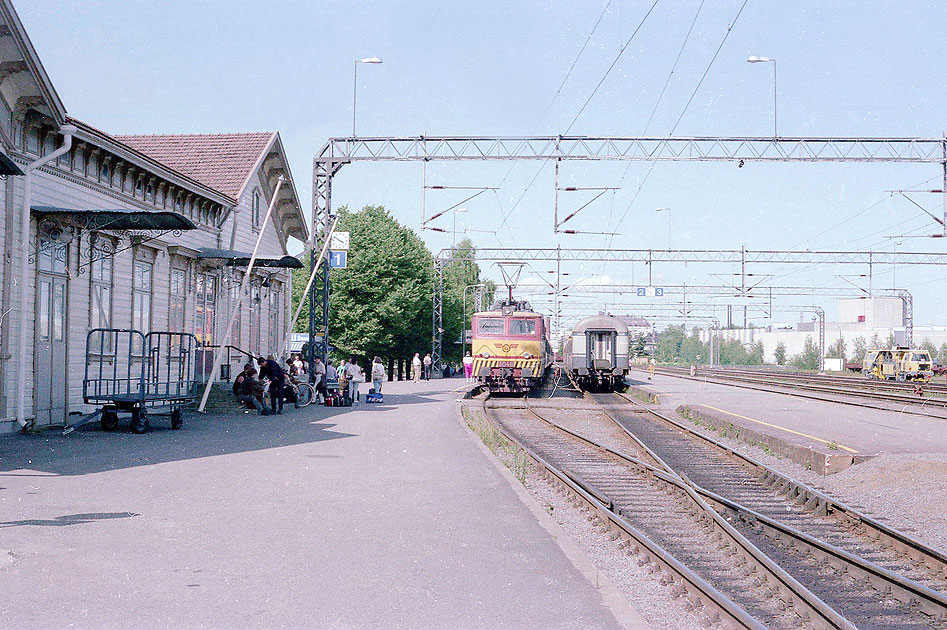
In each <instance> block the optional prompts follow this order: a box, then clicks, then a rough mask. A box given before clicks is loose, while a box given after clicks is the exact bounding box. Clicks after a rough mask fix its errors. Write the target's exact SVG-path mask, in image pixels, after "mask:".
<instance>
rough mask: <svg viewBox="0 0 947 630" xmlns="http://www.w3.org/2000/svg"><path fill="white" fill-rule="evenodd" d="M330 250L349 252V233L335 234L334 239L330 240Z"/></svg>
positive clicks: (333, 234)
mask: <svg viewBox="0 0 947 630" xmlns="http://www.w3.org/2000/svg"><path fill="white" fill-rule="evenodd" d="M329 249H330V250H332V251H334V252H341V251H346V252H347V251H348V250H349V233H348V232H333V233H332V237H331V238H330V239H329Z"/></svg>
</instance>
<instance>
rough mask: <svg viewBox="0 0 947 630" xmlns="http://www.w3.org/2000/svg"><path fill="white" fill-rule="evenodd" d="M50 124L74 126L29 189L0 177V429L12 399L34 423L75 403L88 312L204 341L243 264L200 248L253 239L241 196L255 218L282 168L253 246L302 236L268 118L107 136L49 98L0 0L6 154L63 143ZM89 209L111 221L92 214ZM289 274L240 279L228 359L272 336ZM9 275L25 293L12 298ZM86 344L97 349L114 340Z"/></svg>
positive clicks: (278, 327)
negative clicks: (244, 290) (258, 125)
mask: <svg viewBox="0 0 947 630" xmlns="http://www.w3.org/2000/svg"><path fill="white" fill-rule="evenodd" d="M64 124H68V125H73V126H75V128H76V130H75V132H74V134H73V137H72V146H71V148H70V150H69V151H68V152H66V153H64V154H63V155H61V156H59V157H58V158H56V159H54V160H52V161H51V162H49V163H47V164H45V165H43V166H39V167H37V168H35V169H34V170H32V171H31V173H32V174H31V176H30V181H31V189H30V194H29V199H28V203H24V202H25V201H26V198H25V196H24V192H25V190H26V187H25V181H24V180H25V179H26V178H25V177H17V176H11V177H8V178H7V179H5V180H3V179H0V204H2V207H3V212H2V215H0V235H2V238H0V258H2V260H3V261H4V264H3V265H0V432H2V431H4V430H15V429H18V428H20V427H19V425H18V423H16V422H14V418H16V417H17V415H18V410H23V412H24V413H25V416H21V417H25V418H26V419H29V420H30V422H31V423H32V422H35V424H38V425H44V424H60V423H62V422H64V421H65V420H66V418H67V417H68V416H69V414H72V413H82V412H84V411H87V410H88V409H87V408H86V407H85V406H84V405H83V401H82V379H83V373H84V368H85V363H86V333H87V331H88V330H89V329H90V328H93V327H114V328H136V329H140V330H144V331H146V332H147V331H157V330H172V331H179V332H187V333H192V334H195V335H196V336H197V337H198V338H199V339H200V341H202V342H203V343H204V344H206V345H208V346H210V345H213V344H215V343H217V342H218V341H219V335H220V333H222V332H223V330H222V329H223V327H224V326H225V324H226V321H227V318H228V317H229V315H230V314H231V312H233V308H234V305H235V304H236V301H237V299H236V298H237V295H238V293H239V286H240V283H241V281H242V279H243V269H242V268H241V267H240V266H239V264H236V265H235V264H234V260H233V257H231V259H229V260H228V259H221V258H209V257H206V256H203V255H202V252H203V251H206V250H211V249H213V250H221V249H222V250H234V249H238V250H239V249H240V248H243V249H244V250H245V251H249V250H250V249H252V247H253V244H254V243H255V242H256V240H257V236H258V234H259V224H258V223H254V220H253V219H254V211H257V212H258V213H259V214H258V215H257V216H259V217H260V218H262V213H265V210H266V206H267V204H269V203H270V201H271V200H272V198H273V192H274V190H275V182H276V180H277V179H278V177H279V175H284V176H285V177H286V183H284V184H283V185H282V186H281V188H280V191H279V194H278V196H277V198H276V204H275V209H274V216H273V221H272V223H271V225H270V226H269V227H268V229H267V230H266V232H265V233H264V235H263V240H262V243H261V255H263V256H266V257H272V258H280V257H282V256H284V255H285V254H286V253H287V241H288V239H289V238H296V239H298V240H300V241H306V239H307V238H308V233H307V230H306V224H305V221H304V219H303V215H302V211H301V207H300V204H299V201H298V196H297V194H296V190H295V187H294V186H293V185H292V178H291V173H290V170H289V166H288V161H287V160H286V157H285V152H284V151H283V148H282V144H281V141H280V138H279V134H278V133H272V132H266V133H247V134H204V135H163V136H116V135H111V134H109V133H106V132H104V131H102V130H100V129H97V128H95V127H93V126H91V125H88V124H86V123H84V122H82V121H80V120H77V119H75V118H73V117H71V116H69V115H68V114H67V112H66V110H65V108H64V107H63V105H62V103H61V101H60V99H59V97H58V95H57V94H56V92H55V89H54V88H53V86H52V83H51V82H50V81H49V78H48V77H47V76H46V74H45V71H44V70H43V67H42V64H41V63H40V61H39V58H38V57H37V56H36V53H35V51H34V50H33V47H32V45H31V44H30V42H29V38H28V37H27V35H26V33H25V31H24V30H23V27H22V24H20V22H19V20H18V18H17V17H16V13H15V11H14V9H13V6H12V4H11V3H10V2H9V0H0V145H2V149H3V153H4V155H8V156H9V158H10V160H11V163H13V164H15V165H16V166H18V167H19V168H22V169H27V170H29V169H28V166H29V165H30V164H31V163H34V162H35V161H36V160H38V159H39V158H41V157H43V156H49V155H50V154H51V153H52V152H53V151H55V150H56V149H57V148H58V147H60V146H61V145H62V144H63V135H62V133H61V131H60V130H61V127H62V125H64ZM192 154H193V155H194V156H197V157H192ZM0 158H2V156H0ZM198 163H199V164H198ZM0 165H2V159H0ZM260 208H262V210H260ZM103 211H111V212H103ZM146 214H148V219H149V220H147V221H142V222H141V224H139V225H137V226H134V227H137V229H129V226H128V225H126V224H127V219H128V218H129V217H142V216H144V215H146ZM159 215H168V216H171V215H175V216H179V217H181V218H182V219H186V220H187V221H188V222H189V223H188V225H189V226H190V225H192V226H193V228H194V229H189V230H186V231H181V230H180V229H179V228H180V227H181V225H183V224H181V223H180V222H178V223H176V224H175V225H176V226H177V228H176V229H175V228H170V227H169V228H168V229H146V228H147V226H149V225H150V226H152V227H154V226H160V221H158V220H157V218H156V217H158V216H159ZM24 216H25V217H27V218H28V221H29V223H28V226H29V237H28V242H26V243H25V244H24V243H22V242H21V237H20V228H21V226H22V225H24V222H23V221H22V218H23V217H24ZM103 216H107V217H112V219H111V221H113V222H112V223H105V224H103V223H101V219H102V217H103ZM115 217H118V218H119V219H116V218H115ZM152 217H155V220H154V221H152V220H150V219H151V218H152ZM121 221H124V222H125V223H122V222H121ZM120 226H121V229H116V228H118V227H120ZM248 244H249V247H248ZM24 259H25V260H26V263H27V278H28V282H26V283H25V286H22V283H19V282H18V278H17V275H18V273H19V271H18V270H19V269H20V268H21V262H23V260H24ZM290 281H291V276H290V273H289V271H287V270H284V269H278V268H277V269H274V268H263V269H261V270H260V271H259V272H255V273H254V276H253V277H252V278H251V279H250V282H249V284H250V289H249V293H248V294H247V295H245V296H244V299H243V305H242V308H241V309H240V313H239V316H238V318H237V324H236V326H235V330H234V334H233V335H232V336H231V340H230V344H231V345H233V346H234V347H236V348H240V351H235V352H234V353H233V355H232V362H233V366H234V367H235V368H236V369H239V364H240V363H242V362H243V361H245V360H246V358H247V357H246V356H242V355H241V351H245V352H247V353H252V354H268V353H270V352H276V351H277V350H278V346H279V344H280V342H281V340H282V338H283V335H284V333H285V328H286V324H287V322H286V314H287V313H288V311H289V303H290V286H291V282H290ZM21 290H25V291H26V300H27V308H26V309H25V310H22V312H21V309H20V308H19V306H18V304H19V299H20V291H21ZM21 331H23V332H24V333H25V338H26V340H27V346H26V347H27V355H28V363H27V364H28V366H30V367H29V369H28V370H25V371H24V372H25V373H23V378H24V380H25V391H26V396H25V397H24V398H23V399H22V400H23V401H24V405H23V407H19V406H18V403H20V401H21V399H20V397H19V396H18V395H17V387H16V385H17V377H18V370H17V366H18V358H17V356H16V351H17V349H18V342H19V339H20V333H21ZM95 351H96V352H97V353H98V356H102V357H105V358H106V360H107V359H108V355H109V352H114V349H110V348H99V349H96V350H95ZM208 352H209V350H208ZM204 358H205V359H206V357H204ZM205 362H207V363H209V361H205Z"/></svg>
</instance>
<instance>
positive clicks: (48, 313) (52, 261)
mask: <svg viewBox="0 0 947 630" xmlns="http://www.w3.org/2000/svg"><path fill="white" fill-rule="evenodd" d="M37 258H38V260H37V264H38V268H39V271H38V278H37V283H36V326H35V329H36V340H35V343H34V345H33V347H34V348H35V354H34V357H33V379H34V392H35V394H34V398H33V400H34V405H35V415H36V423H37V424H39V425H43V424H59V423H62V422H64V421H65V420H66V389H67V387H66V367H67V363H68V360H67V356H66V304H67V303H68V296H67V290H68V289H67V285H66V246H65V245H61V244H58V243H55V242H51V241H45V240H42V241H40V246H39V255H38V257H37Z"/></svg>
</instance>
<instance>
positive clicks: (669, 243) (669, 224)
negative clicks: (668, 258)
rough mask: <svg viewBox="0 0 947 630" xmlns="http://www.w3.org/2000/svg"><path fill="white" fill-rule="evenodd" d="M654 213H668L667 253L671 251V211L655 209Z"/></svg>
mask: <svg viewBox="0 0 947 630" xmlns="http://www.w3.org/2000/svg"><path fill="white" fill-rule="evenodd" d="M654 211H655V212H667V213H668V251H671V209H670V208H655V209H654Z"/></svg>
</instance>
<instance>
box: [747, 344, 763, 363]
mask: <svg viewBox="0 0 947 630" xmlns="http://www.w3.org/2000/svg"><path fill="white" fill-rule="evenodd" d="M764 356H766V349H765V348H764V347H763V342H762V341H757V342H756V343H754V344H753V347H752V348H751V349H750V355H749V362H750V365H763V357H764Z"/></svg>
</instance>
